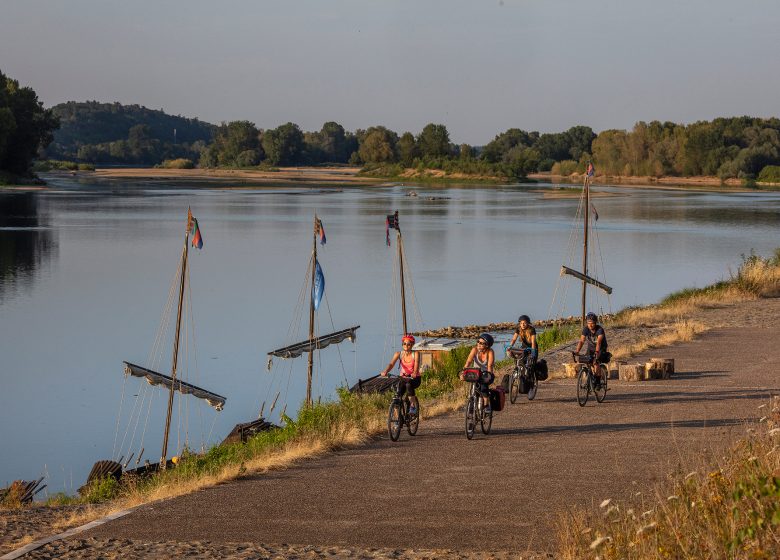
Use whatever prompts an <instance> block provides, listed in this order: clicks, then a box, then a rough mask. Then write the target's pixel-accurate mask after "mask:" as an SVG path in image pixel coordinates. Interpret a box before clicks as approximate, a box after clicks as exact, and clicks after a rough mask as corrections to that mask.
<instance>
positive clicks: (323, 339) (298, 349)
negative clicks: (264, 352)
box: [268, 325, 360, 358]
mask: <svg viewBox="0 0 780 560" xmlns="http://www.w3.org/2000/svg"><path fill="white" fill-rule="evenodd" d="M359 328H360V325H356V326H354V327H350V328H348V329H343V330H340V331H336V332H334V333H330V334H326V335H325V336H318V337H317V338H314V339H311V340H304V341H303V342H299V343H297V344H293V345H291V346H285V347H284V348H279V349H278V350H272V351H271V352H268V355H269V356H277V357H279V358H297V357H298V356H300V355H301V354H303V353H304V352H311V351H312V350H318V349H320V348H326V347H327V346H330V345H331V344H338V343H339V342H342V341H344V340H346V339H349V340H350V342H354V341H355V338H356V337H357V335H356V333H355V331H357V330H358V329H359Z"/></svg>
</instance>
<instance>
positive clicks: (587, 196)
mask: <svg viewBox="0 0 780 560" xmlns="http://www.w3.org/2000/svg"><path fill="white" fill-rule="evenodd" d="M583 188H584V189H585V192H584V194H585V235H584V240H583V243H582V273H583V274H584V275H585V276H587V275H588V221H589V220H590V177H588V176H587V175H586V176H585V185H584V187H583ZM587 286H588V283H587V282H586V281H585V280H584V279H583V281H582V317H581V323H582V326H583V327H584V326H585V313H586V310H585V305H586V302H585V295H586V292H587Z"/></svg>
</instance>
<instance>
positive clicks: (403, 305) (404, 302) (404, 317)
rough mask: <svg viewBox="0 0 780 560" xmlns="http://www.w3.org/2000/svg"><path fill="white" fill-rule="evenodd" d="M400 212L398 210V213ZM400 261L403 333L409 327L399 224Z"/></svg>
mask: <svg viewBox="0 0 780 560" xmlns="http://www.w3.org/2000/svg"><path fill="white" fill-rule="evenodd" d="M397 214H398V213H397V212H396V215H397ZM398 262H399V264H400V267H399V268H400V271H401V316H402V317H403V321H404V332H403V334H405V335H406V334H409V328H408V326H407V324H406V289H405V287H404V248H403V238H402V237H401V226H400V225H399V226H398Z"/></svg>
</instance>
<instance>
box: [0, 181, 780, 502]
mask: <svg viewBox="0 0 780 560" xmlns="http://www.w3.org/2000/svg"><path fill="white" fill-rule="evenodd" d="M227 184H228V183H225V185H227ZM222 186H224V185H220V184H219V183H218V182H215V183H214V184H213V185H211V186H210V187H209V186H203V185H201V186H199V187H198V188H192V187H191V186H189V185H187V184H186V183H177V182H176V181H165V182H149V181H137V180H112V181H93V180H90V179H89V178H86V179H85V178H69V177H62V176H56V177H52V178H51V179H50V183H49V187H48V188H47V189H44V190H37V191H28V192H20V191H8V190H5V191H4V190H0V259H1V260H0V333H2V335H1V336H0V387H1V389H0V395H1V396H0V442H1V444H2V455H1V458H0V486H4V485H5V484H6V483H8V482H10V481H12V480H14V479H16V478H25V479H28V480H29V479H32V478H34V477H37V476H42V475H46V476H47V483H48V485H49V486H48V489H47V491H48V492H57V491H64V492H68V493H72V492H74V491H75V489H76V488H77V487H78V486H79V485H81V484H83V482H84V480H85V478H86V474H87V472H88V470H89V468H90V467H91V465H92V463H93V462H94V461H96V460H99V459H104V458H110V457H112V455H113V456H115V457H117V456H119V455H125V456H127V455H129V453H131V452H132V453H135V454H136V456H137V454H138V452H139V451H140V448H141V447H143V448H144V450H145V452H144V458H149V459H151V460H152V461H155V460H157V459H158V458H159V449H160V446H161V441H162V429H163V428H162V426H163V422H164V417H165V405H166V396H165V394H164V393H163V392H162V391H161V390H160V388H159V387H157V388H152V387H149V386H148V385H147V384H146V383H145V382H143V381H140V380H138V379H135V378H131V379H125V377H124V376H123V367H122V361H123V360H128V361H131V362H135V363H140V364H145V363H148V362H147V360H148V359H149V356H150V352H151V351H152V348H153V347H154V345H155V340H156V338H157V334H158V326H159V324H160V321H161V316H162V315H163V309H164V308H165V307H166V302H167V301H168V295H169V291H170V288H171V285H172V283H173V282H172V281H173V279H174V275H175V272H176V268H177V266H178V260H179V257H180V253H181V249H182V244H183V241H184V229H185V222H186V213H187V208H188V207H191V208H192V212H193V214H194V216H195V217H196V218H197V219H198V221H199V224H200V229H201V231H202V235H203V239H204V246H203V249H202V250H197V249H193V250H191V251H190V279H191V284H190V285H191V292H190V293H191V298H188V299H191V307H192V315H191V316H190V315H188V316H187V321H186V323H185V324H186V325H187V326H186V328H184V335H186V336H185V338H184V339H183V340H186V341H187V342H186V343H185V342H182V368H183V369H185V368H186V370H187V372H188V376H189V377H188V378H187V379H189V380H190V381H191V382H193V383H196V384H198V385H200V386H203V387H205V388H208V389H210V390H212V391H214V392H216V393H219V394H221V395H224V396H225V397H226V398H227V403H226V405H225V409H224V410H223V411H222V412H215V411H214V410H212V409H211V408H209V407H208V405H207V404H205V403H204V402H203V401H199V400H197V399H194V398H191V397H189V398H185V399H181V400H179V399H177V401H176V403H175V405H174V428H173V435H172V444H171V446H170V447H171V450H172V451H173V452H175V451H176V450H178V449H180V448H181V447H182V446H183V445H184V444H185V442H186V444H187V445H188V446H189V447H191V448H195V449H198V448H200V447H201V446H202V445H211V444H213V443H216V442H218V441H220V440H221V439H222V438H223V437H224V436H225V435H226V434H227V432H228V431H229V430H230V429H231V428H232V427H233V425H235V424H236V423H238V422H245V421H248V420H251V419H254V418H256V417H257V415H258V412H259V409H260V406H261V404H262V403H263V402H264V401H265V402H266V405H265V406H266V409H265V410H266V412H267V411H268V409H269V408H270V406H271V401H272V400H273V398H274V397H275V395H276V392H277V391H279V392H281V396H280V398H279V404H277V407H276V409H275V410H274V412H273V414H272V415H271V420H273V421H278V419H279V418H278V417H279V413H280V411H281V409H282V406H283V405H282V402H283V401H284V402H286V403H287V413H288V414H290V415H291V416H294V412H295V410H297V408H298V406H299V405H300V402H301V400H302V398H303V396H304V394H305V376H306V363H305V361H306V360H305V357H304V358H300V359H298V360H291V361H284V360H280V359H278V358H277V359H275V360H274V362H275V364H274V368H273V369H272V373H268V372H267V370H266V361H267V355H266V354H267V352H268V351H270V350H272V349H275V348H278V347H281V346H284V345H287V344H291V343H293V342H297V341H298V340H299V339H303V338H305V336H306V320H307V310H304V313H303V320H302V321H300V322H299V323H298V324H296V325H293V326H294V327H295V328H294V329H292V330H293V331H294V332H292V333H291V324H292V323H293V319H294V315H295V310H296V306H297V305H298V303H299V296H300V294H301V291H302V286H304V281H305V275H306V270H307V266H308V262H309V256H310V252H311V244H312V218H313V214H314V212H315V211H316V212H317V214H318V215H319V216H320V218H321V219H322V222H323V224H324V227H325V231H326V234H327V243H326V245H324V246H322V247H320V248H319V260H320V263H321V266H322V269H323V271H324V275H325V279H326V292H325V293H326V298H327V299H326V301H324V302H323V304H322V306H321V307H320V310H319V311H318V324H319V332H320V333H321V334H324V333H326V332H329V331H330V330H331V329H332V328H334V327H335V329H340V328H344V327H348V326H352V325H357V324H359V325H361V327H360V329H359V331H358V336H357V340H356V342H355V344H351V343H349V342H344V343H342V344H341V345H339V346H338V347H336V346H331V347H328V348H326V349H323V350H322V351H321V352H320V353H319V355H318V356H317V364H318V365H317V369H316V376H315V396H317V395H321V396H322V397H323V398H333V397H334V395H335V388H336V387H338V386H339V385H343V384H345V383H346V384H350V385H351V384H352V383H354V382H355V381H356V379H357V378H358V377H367V376H370V375H373V374H374V373H376V372H377V371H378V370H379V368H380V367H382V366H383V365H385V364H386V363H387V360H388V358H389V352H390V351H391V350H392V349H393V348H394V347H397V346H398V343H399V335H400V334H401V327H400V322H399V319H398V315H399V312H398V310H397V304H398V297H397V295H396V296H393V295H392V294H391V291H392V287H393V286H394V278H395V273H394V268H393V258H394V256H393V255H394V252H395V250H396V249H395V248H396V241H395V235H394V232H392V231H391V234H392V235H391V239H392V240H391V243H392V247H390V248H388V247H387V246H386V243H385V233H386V232H385V216H386V215H387V214H389V213H392V212H393V211H394V210H398V211H399V213H400V224H401V228H402V231H403V238H404V246H405V250H406V256H407V259H408V265H409V270H410V272H411V275H412V278H413V281H414V286H413V287H414V295H415V296H416V299H417V302H418V306H413V305H411V304H410V311H409V317H410V324H411V325H412V327H413V328H414V329H415V330H417V329H419V328H421V327H426V328H434V327H439V326H444V325H450V324H452V325H464V324H472V323H478V324H479V323H487V322H491V321H512V320H515V319H516V318H517V316H518V315H519V314H520V313H526V314H528V315H530V316H531V318H532V319H534V320H537V319H546V318H548V317H550V316H557V315H560V314H569V315H570V314H577V313H578V312H579V303H578V302H579V287H578V286H577V284H575V283H574V282H572V281H571V280H566V281H563V280H561V279H560V278H559V270H560V266H561V264H566V263H570V264H571V265H572V266H573V267H575V268H579V267H580V266H581V265H580V264H579V263H580V259H581V251H582V249H581V239H579V238H573V237H572V232H573V231H574V232H576V233H579V227H580V226H579V224H576V223H574V218H575V215H576V212H577V207H578V203H579V199H578V198H577V196H576V192H573V191H571V190H568V189H557V188H555V187H554V186H553V185H549V184H533V185H508V186H470V187H465V186H464V187H459V186H446V187H438V186H430V185H428V186H420V185H418V186H410V185H393V186H386V187H355V186H344V188H339V189H334V188H316V187H311V186H309V185H307V186H301V187H300V188H295V187H278V188H257V189H225V188H220V187H222ZM411 191H414V192H416V194H417V196H409V194H410V192H411ZM593 206H594V208H595V210H596V211H597V213H598V216H599V219H598V221H597V222H596V226H597V228H596V232H597V237H594V240H596V239H597V240H598V246H597V248H596V245H595V244H594V251H593V253H592V254H591V267H592V266H594V265H595V266H596V269H597V270H598V272H599V277H600V279H601V280H603V281H604V282H606V283H607V284H609V285H610V286H612V287H613V288H614V293H613V294H612V296H611V298H610V299H604V298H599V299H598V300H596V299H593V300H591V302H589V307H590V308H591V309H594V310H596V311H598V312H606V311H610V310H613V311H616V310H619V309H620V308H622V307H625V306H628V305H639V304H645V303H651V302H655V301H657V300H659V299H660V298H662V297H663V296H665V295H666V294H668V293H669V292H672V291H675V290H679V289H681V288H684V287H690V286H703V285H706V284H708V283H711V282H714V281H717V280H720V279H723V278H727V277H728V275H729V273H730V271H736V269H737V267H738V266H739V264H740V262H741V259H742V255H744V254H749V253H750V251H751V250H754V251H755V252H757V253H759V254H764V255H768V254H771V252H772V251H773V250H774V249H775V247H777V246H780V219H778V218H780V194H778V193H765V192H755V193H753V192H748V193H733V194H723V193H713V192H702V191H684V190H660V189H647V188H641V187H616V186H610V187H595V188H594V197H593ZM573 226H574V230H573ZM602 263H603V267H602ZM602 268H603V270H601V269H602ZM591 270H592V268H591ZM306 305H308V303H306ZM418 309H419V318H418V313H417V310H418ZM174 311H175V308H174ZM329 311H330V314H329ZM190 317H191V319H192V320H190ZM420 319H421V320H422V322H420ZM331 321H332V323H331ZM171 332H172V330H171V329H168V331H166V335H165V338H164V339H163V344H162V345H160V347H159V349H158V351H157V352H156V353H155V354H154V356H155V359H156V361H153V362H152V363H154V364H155V367H159V368H160V371H162V373H170V359H171V353H172V350H171ZM193 333H194V335H195V336H194V337H193ZM120 407H121V411H122V413H121V416H120V414H119V411H120ZM134 407H135V408H134ZM185 413H187V414H185ZM129 421H130V422H129ZM142 435H143V438H142V437H141V436H142ZM142 439H143V441H142ZM131 442H132V445H130V444H131ZM134 462H135V460H134V461H133V463H134Z"/></svg>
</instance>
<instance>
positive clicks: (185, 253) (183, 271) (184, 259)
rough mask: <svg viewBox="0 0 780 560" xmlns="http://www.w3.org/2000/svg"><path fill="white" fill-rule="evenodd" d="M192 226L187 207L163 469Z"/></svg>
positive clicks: (164, 439) (162, 466) (166, 449)
mask: <svg viewBox="0 0 780 560" xmlns="http://www.w3.org/2000/svg"><path fill="white" fill-rule="evenodd" d="M191 227H192V212H191V211H190V209H189V208H188V209H187V231H186V232H185V234H184V249H183V250H182V254H181V267H180V268H181V281H180V282H179V309H178V311H177V312H176V337H175V338H174V340H173V366H172V367H171V379H172V383H171V390H170V392H169V393H168V414H167V415H166V418H165V435H164V436H163V446H162V454H161V456H160V468H161V469H164V468H165V465H166V457H167V455H168V434H169V432H170V429H171V413H172V412H173V391H174V387H175V386H176V366H177V364H178V361H179V336H180V334H181V309H182V304H183V303H184V282H185V279H186V278H187V256H188V254H189V240H190V229H191Z"/></svg>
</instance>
